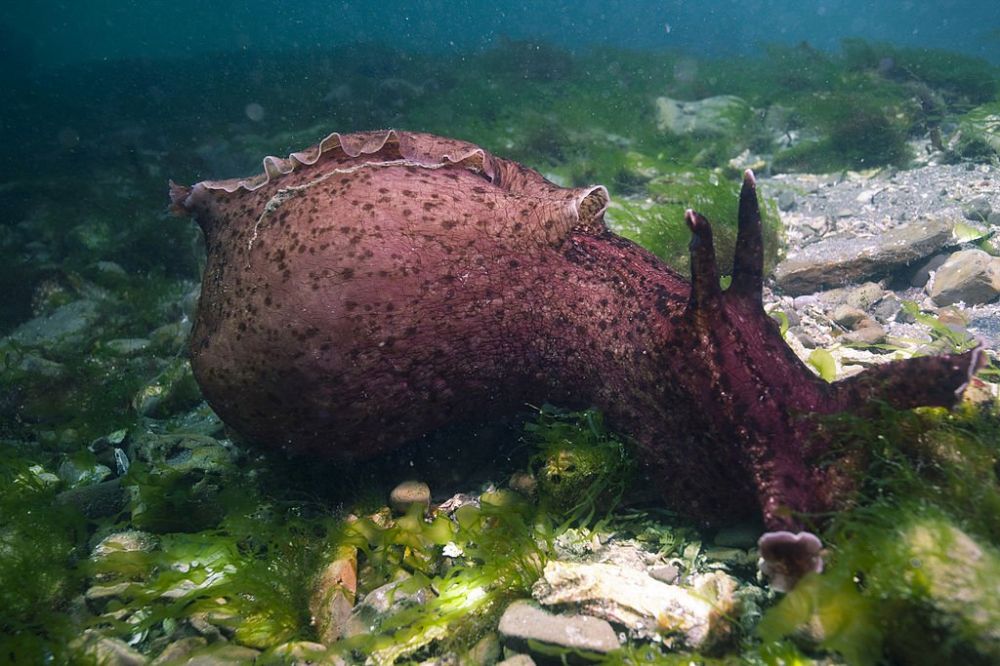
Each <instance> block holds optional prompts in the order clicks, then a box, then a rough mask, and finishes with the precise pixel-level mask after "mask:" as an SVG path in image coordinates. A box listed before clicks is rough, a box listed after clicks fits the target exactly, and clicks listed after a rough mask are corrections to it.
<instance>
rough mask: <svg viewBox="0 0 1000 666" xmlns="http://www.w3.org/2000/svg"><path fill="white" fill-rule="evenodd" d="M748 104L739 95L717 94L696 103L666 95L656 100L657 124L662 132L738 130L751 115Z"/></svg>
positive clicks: (702, 133) (705, 133)
mask: <svg viewBox="0 0 1000 666" xmlns="http://www.w3.org/2000/svg"><path fill="white" fill-rule="evenodd" d="M751 113H752V112H751V109H750V106H749V105H748V104H747V103H746V102H745V101H744V100H742V99H740V98H739V97H735V96H733V95H718V96H716V97H706V98H705V99H701V100H698V101H696V102H682V101H680V100H676V99H671V98H669V97H660V98H658V99H657V100H656V126H657V128H659V130H660V131H661V132H669V133H671V134H695V135H699V136H719V135H725V134H731V133H734V132H736V131H737V130H739V129H740V128H741V127H742V125H743V123H744V122H745V121H746V120H748V119H749V117H750V115H751Z"/></svg>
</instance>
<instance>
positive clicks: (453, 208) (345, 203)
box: [171, 131, 978, 530]
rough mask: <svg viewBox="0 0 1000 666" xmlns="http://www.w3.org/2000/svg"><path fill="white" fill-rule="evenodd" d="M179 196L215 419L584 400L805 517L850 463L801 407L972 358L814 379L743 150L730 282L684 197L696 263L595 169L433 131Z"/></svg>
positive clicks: (721, 482) (748, 497) (681, 498)
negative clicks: (190, 231)
mask: <svg viewBox="0 0 1000 666" xmlns="http://www.w3.org/2000/svg"><path fill="white" fill-rule="evenodd" d="M171 194H172V198H173V202H174V206H175V209H176V210H178V211H180V212H184V213H188V214H191V215H193V216H194V217H195V219H196V220H197V221H198V223H199V224H200V225H201V227H202V229H203V230H204V232H205V238H206V242H207V248H208V264H207V266H206V269H205V276H204V282H203V285H202V297H201V303H200V306H199V311H198V320H197V323H196V326H195V329H194V334H193V338H192V341H191V362H192V366H193V368H194V371H195V376H196V377H197V379H198V381H199V383H200V384H201V386H202V389H203V390H204V394H205V396H206V397H207V399H208V400H209V402H210V403H211V405H212V406H213V408H215V409H216V410H217V411H218V413H219V415H220V416H221V417H222V419H223V420H224V421H225V422H226V423H227V424H229V425H230V426H231V427H233V428H234V429H235V430H237V431H238V432H240V433H242V434H243V435H245V436H247V437H249V438H252V439H254V440H258V441H261V442H264V443H266V444H269V445H272V446H287V447H288V448H290V449H295V450H298V451H307V452H311V453H315V454H317V455H324V456H344V457H368V456H374V455H377V454H380V453H383V452H386V451H390V450H392V449H393V448H394V447H396V446H398V445H400V444H402V443H403V442H405V441H407V440H410V439H413V438H415V437H417V436H419V435H421V434H424V433H427V432H429V431H431V430H433V429H435V428H438V427H440V426H442V425H444V424H447V423H451V422H454V421H458V420H463V419H477V420H478V419H486V418H490V417H491V416H495V415H499V414H503V413H506V412H510V411H511V410H515V409H519V408H521V407H523V405H524V404H525V403H532V404H541V403H542V402H544V401H550V402H553V403H556V404H560V405H564V406H591V405H593V406H597V407H598V408H600V409H601V410H603V411H604V412H605V414H606V417H607V420H608V422H609V423H610V425H611V426H612V427H613V428H615V429H616V430H618V431H620V432H623V433H627V434H629V435H631V436H632V437H634V439H635V441H636V442H637V444H638V447H639V448H640V450H641V457H642V460H643V461H644V462H645V463H646V464H647V465H649V466H651V467H652V468H653V471H654V477H655V478H656V479H658V480H659V482H660V486H661V489H662V491H663V494H664V496H665V497H666V498H668V500H670V501H676V502H679V504H678V506H683V507H684V508H685V509H687V510H690V511H692V512H693V513H695V514H698V515H702V516H706V517H718V516H726V517H727V518H730V519H732V518H733V517H736V516H739V515H746V514H748V513H751V514H752V513H755V512H758V511H759V512H760V513H762V514H763V517H764V521H765V524H766V526H767V527H768V528H769V529H771V530H785V529H791V530H798V529H801V526H802V520H803V515H808V514H813V513H816V512H823V511H827V510H829V509H830V508H831V507H832V506H834V505H835V504H836V501H837V499H838V497H839V495H840V493H841V485H842V483H843V482H842V480H841V479H838V478H835V477H833V476H831V472H829V471H828V470H830V469H834V470H836V466H832V467H831V466H826V465H824V466H822V467H821V466H820V465H819V463H818V460H819V457H820V456H821V455H823V454H824V453H826V451H825V447H824V446H823V445H822V439H821V438H810V436H809V435H810V434H811V433H813V431H814V430H815V429H816V424H815V421H813V420H812V419H810V418H807V417H808V416H810V415H815V414H829V413H834V412H841V411H853V412H856V413H864V412H865V410H867V409H868V408H869V406H870V405H871V403H872V401H873V400H884V401H887V402H889V403H891V404H893V405H895V406H897V407H909V406H915V405H951V404H952V403H953V402H954V401H955V399H956V395H957V394H956V391H958V390H960V388H961V387H962V386H963V385H964V384H965V382H966V381H967V380H968V377H969V374H970V371H971V370H973V369H974V368H975V366H976V364H977V363H978V360H977V359H978V353H977V352H971V353H969V354H965V355H961V356H942V357H935V358H921V359H915V360H911V361H903V362H897V363H893V364H890V365H887V366H882V367H880V368H879V369H877V370H871V371H868V372H866V373H863V374H862V375H859V376H857V377H855V378H852V379H850V380H847V381H844V382H838V383H836V384H828V383H826V382H824V381H823V380H821V379H819V378H817V377H816V376H815V375H814V374H813V373H812V372H811V371H810V370H809V369H808V368H806V367H805V366H804V365H803V364H802V362H801V361H799V359H798V358H797V357H796V356H795V355H794V354H793V353H792V351H791V350H790V349H789V348H788V347H787V346H786V345H785V343H784V341H783V340H782V338H781V335H780V333H779V331H778V328H777V325H776V324H775V323H774V322H773V321H772V320H771V319H770V318H769V317H768V316H767V315H766V314H765V312H764V310H763V307H762V304H761V287H762V251H761V233H760V216H759V213H758V209H757V199H756V192H755V184H754V181H753V176H752V174H750V173H749V172H748V174H747V177H746V179H745V181H744V186H743V191H742V195H741V200H740V228H739V237H738V241H737V251H736V263H735V266H734V271H733V280H732V286H731V287H730V288H729V289H727V290H726V291H725V292H723V291H720V289H719V286H718V284H719V282H718V271H717V268H716V264H715V255H714V251H713V249H712V239H711V229H710V227H709V224H708V222H707V221H706V220H705V219H704V218H702V217H701V216H699V215H697V214H696V213H693V212H689V213H688V214H687V223H688V225H689V227H690V228H691V230H692V232H693V240H692V245H691V248H692V250H691V251H692V273H693V279H692V283H693V284H689V283H688V282H687V281H686V280H684V279H683V278H682V277H681V276H680V275H678V274H677V273H675V272H674V271H672V270H671V269H669V268H668V267H667V266H666V265H664V264H663V263H662V262H661V261H660V260H659V259H657V258H656V257H655V256H653V255H652V254H650V253H649V252H647V251H645V250H643V249H642V248H640V247H638V246H636V245H635V244H633V243H632V242H630V241H628V240H625V239H623V238H620V237H618V236H616V235H615V234H613V233H611V232H610V231H608V230H607V228H606V227H605V226H604V223H603V220H602V216H603V212H604V210H605V208H606V206H607V201H608V195H607V192H606V190H605V189H604V188H602V187H591V188H586V189H564V188H560V187H557V186H555V185H553V184H551V183H549V182H548V181H546V180H545V179H544V178H542V177H541V176H540V175H539V174H538V173H536V172H534V171H532V170H530V169H527V168H525V167H523V166H521V165H519V164H516V163H514V162H510V161H506V160H502V159H500V158H497V157H494V156H492V155H490V154H489V153H486V152H485V151H483V150H482V149H480V148H478V147H476V146H473V145H471V144H468V143H464V142H460V141H455V140H451V139H443V138H440V137H435V136H430V135H426V134H410V133H403V132H394V131H389V132H369V133H362V134H352V135H344V136H340V135H336V134H333V135H330V136H329V137H327V139H325V140H324V141H323V142H321V143H320V144H319V145H317V146H314V147H313V148H311V149H309V150H307V151H303V152H302V153H296V154H293V155H292V156H290V157H289V158H288V159H285V160H279V159H275V158H268V160H265V173H264V174H262V175H260V176H257V177H255V178H252V179H243V180H230V181H217V182H205V183H199V184H197V185H194V186H193V187H191V188H186V187H180V186H176V185H174V186H173V188H172V192H171Z"/></svg>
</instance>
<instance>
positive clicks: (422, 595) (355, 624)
mask: <svg viewBox="0 0 1000 666" xmlns="http://www.w3.org/2000/svg"><path fill="white" fill-rule="evenodd" d="M414 582H415V581H413V580H412V579H409V578H404V579H403V580H397V581H393V582H391V583H386V584H385V585H383V586H382V587H377V588H375V589H374V590H372V591H371V592H369V593H368V594H366V595H365V596H364V598H363V599H362V600H361V601H360V602H359V603H358V604H357V605H356V606H355V607H354V610H353V611H352V612H351V617H350V618H349V619H348V621H347V626H346V627H345V628H344V637H345V638H350V637H352V636H359V635H362V634H367V633H371V632H375V631H377V630H378V628H379V627H380V626H381V624H382V622H384V621H385V620H386V619H387V618H389V617H390V616H392V614H393V613H396V612H398V611H400V610H402V609H404V608H409V607H412V606H423V605H424V604H426V603H427V600H428V599H429V598H430V596H431V595H433V594H434V593H433V592H432V591H431V590H430V589H428V588H425V587H417V588H416V589H411V588H413V586H414Z"/></svg>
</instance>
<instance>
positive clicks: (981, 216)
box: [962, 196, 993, 222]
mask: <svg viewBox="0 0 1000 666" xmlns="http://www.w3.org/2000/svg"><path fill="white" fill-rule="evenodd" d="M991 212H993V206H992V205H991V204H990V199H989V197H985V196H978V197H973V198H972V199H970V200H969V201H967V202H966V203H965V205H964V206H962V215H963V216H964V217H965V219H967V220H970V221H972V222H985V221H986V220H988V219H989V217H990V213H991Z"/></svg>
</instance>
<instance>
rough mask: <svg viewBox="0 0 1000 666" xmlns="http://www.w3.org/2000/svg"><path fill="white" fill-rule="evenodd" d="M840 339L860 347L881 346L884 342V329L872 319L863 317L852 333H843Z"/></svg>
mask: <svg viewBox="0 0 1000 666" xmlns="http://www.w3.org/2000/svg"><path fill="white" fill-rule="evenodd" d="M840 339H841V340H843V341H844V342H847V343H849V344H853V345H858V346H861V347H870V346H875V345H881V344H883V343H885V340H886V334H885V328H883V327H882V324H880V323H878V322H877V321H875V320H874V319H870V318H868V317H865V318H864V319H862V320H861V321H859V322H858V323H857V325H856V326H855V327H854V330H853V331H850V332H848V333H845V334H844V335H842V336H841V338H840Z"/></svg>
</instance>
